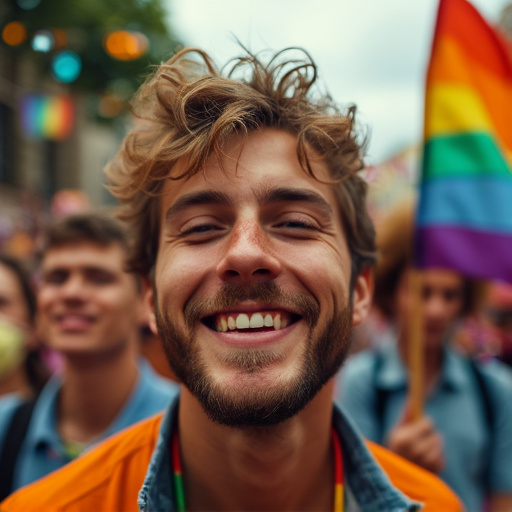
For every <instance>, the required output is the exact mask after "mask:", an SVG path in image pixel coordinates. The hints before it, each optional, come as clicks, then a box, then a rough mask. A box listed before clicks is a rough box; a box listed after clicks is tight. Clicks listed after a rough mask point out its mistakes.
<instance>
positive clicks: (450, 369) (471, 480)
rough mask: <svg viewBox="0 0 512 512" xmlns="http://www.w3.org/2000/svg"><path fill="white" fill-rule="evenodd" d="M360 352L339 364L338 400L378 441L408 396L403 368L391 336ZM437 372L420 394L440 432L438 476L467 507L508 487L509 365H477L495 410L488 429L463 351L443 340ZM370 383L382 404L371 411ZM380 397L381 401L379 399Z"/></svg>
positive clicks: (511, 436)
mask: <svg viewBox="0 0 512 512" xmlns="http://www.w3.org/2000/svg"><path fill="white" fill-rule="evenodd" d="M380 354H381V356H380V357H381V360H380V364H379V365H377V364H376V357H375V353H374V352H373V351H367V352H361V353H359V354H356V355H355V356H354V357H352V358H351V359H350V360H349V361H348V362H347V364H346V365H345V366H344V368H343V370H342V372H341V374H340V379H339V386H338V391H339V401H340V403H341V405H342V406H343V407H344V408H345V410H346V411H347V412H348V414H350V417H351V418H353V420H354V421H355V423H356V425H357V426H358V428H359V429H360V430H361V432H362V433H363V435H364V436H365V437H366V438H367V439H370V440H372V441H375V442H377V443H380V444H385V440H386V437H387V435H388V433H389V431H390V430H391V429H392V428H393V426H394V425H395V424H396V423H397V421H398V420H399V419H400V417H401V415H402V414H403V408H404V405H405V402H406V399H407V392H408V385H407V382H408V376H407V369H406V367H405V365H404V363H403V361H402V359H401V357H400V354H399V353H398V350H397V347H396V344H390V345H388V346H386V347H385V348H384V349H382V350H381V351H380ZM444 356H445V357H444V361H443V366H442V368H441V374H440V376H439V379H438V380H437V382H436V384H435V386H434V388H433V389H432V390H431V392H430V394H429V395H428V397H427V400H426V402H425V414H426V415H427V416H428V417H429V418H431V419H432V421H433V422H434V424H435V426H436V429H437V430H438V431H439V432H440V433H441V435H442V436H443V439H444V457H445V462H446V465H445V468H444V470H443V471H442V472H441V473H440V474H439V476H440V477H441V478H442V479H443V480H444V481H445V482H446V483H447V484H448V485H449V486H450V487H451V488H452V489H453V490H454V491H455V492H456V493H457V494H458V495H459V496H460V498H461V499H462V501H463V502H464V505H465V507H466V509H467V510H468V511H471V512H474V511H479V510H483V508H484V500H485V496H486V492H487V487H486V486H489V490H490V492H491V493H493V492H496V493H499V492H505V493H507V492H508V493H510V492H512V462H511V461H512V400H511V397H512V372H510V370H509V369H508V368H506V367H505V366H504V365H502V364H500V363H498V362H492V363H489V364H483V365H481V367H480V369H481V373H482V376H483V377H485V380H486V384H487V386H486V387H487V390H488V392H490V399H491V401H492V408H493V412H494V429H493V432H492V433H491V432H490V431H489V425H488V424H487V421H486V418H485V413H484V408H483V399H482V394H481V390H480V389H479V387H478V384H477V382H476V379H475V377H474V374H473V373H472V370H471V368H470V366H469V364H468V362H467V361H466V360H465V358H464V357H462V356H461V355H460V354H458V353H456V352H454V351H453V350H451V349H450V348H448V347H446V348H445V354H444ZM377 389H379V390H382V391H384V392H385V396H386V400H385V406H384V407H383V410H382V411H381V414H380V415H379V413H378V412H377V408H376V406H375V399H376V393H377V391H376V390H377ZM381 405H382V404H381Z"/></svg>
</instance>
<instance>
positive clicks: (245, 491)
mask: <svg viewBox="0 0 512 512" xmlns="http://www.w3.org/2000/svg"><path fill="white" fill-rule="evenodd" d="M332 388H333V383H332V381H331V382H329V383H328V384H327V385H326V386H324V388H323V389H322V390H321V391H320V392H319V393H318V395H317V396H316V397H315V398H314V399H313V401H312V402H311V403H310V404H308V405H307V406H306V408H305V409H304V410H302V411H301V412H300V413H299V414H297V415H296V416H294V417H292V418H290V419H288V420H286V421H284V422H282V423H280V424H278V425H276V426H272V427H265V428H257V427H254V428H246V429H235V428H230V427H225V426H222V425H219V424H216V423H213V422H212V421H211V420H209V419H208V418H207V417H206V415H205V414H204V412H203V410H202V408H201V406H200V404H199V403H198V402H197V400H196V399H195V398H194V397H193V396H192V395H191V394H190V393H189V392H188V390H187V389H185V388H184V389H183V391H182V395H181V399H180V414H179V426H180V450H181V457H182V466H183V475H184V485H185V497H186V503H187V510H190V511H192V512H193V511H196V510H206V509H208V510H227V511H235V510H247V511H271V510H272V511H273V510H301V511H306V510H315V511H320V510H326V511H331V510H332V506H333V499H334V494H333V490H334V480H333V474H334V462H333V456H332V445H331V428H332V393H333V389H332Z"/></svg>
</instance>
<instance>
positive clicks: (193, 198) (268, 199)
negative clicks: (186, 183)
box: [165, 187, 333, 221]
mask: <svg viewBox="0 0 512 512" xmlns="http://www.w3.org/2000/svg"><path fill="white" fill-rule="evenodd" d="M257 198H258V201H259V202H260V203H261V204H269V203H280V202H288V203H294V202H295V203H296V202H305V203H310V204H313V205H315V206H318V207H320V209H321V210H322V211H324V212H325V213H327V214H332V213H333V212H332V208H331V206H330V205H329V203H328V202H327V201H326V200H325V199H324V198H323V197H322V196H321V195H320V194H318V193H316V192H313V191H311V190H307V189H300V188H291V187H279V188H272V189H268V190H264V191H263V192H262V193H259V194H258V195H257ZM209 204H210V205H221V206H233V201H232V199H231V198H230V197H229V196H228V195H227V194H225V193H224V192H218V191H212V190H208V191H203V192H195V193H194V192H192V193H190V194H185V195H184V196H181V197H180V198H179V199H177V200H176V202H175V203H174V204H173V205H172V206H170V207H169V209H168V210H167V212H166V213H165V220H166V221H170V220H171V219H172V218H173V217H174V216H176V215H177V214H178V213H180V212H181V211H183V210H185V209H187V208H189V207H191V206H200V205H209Z"/></svg>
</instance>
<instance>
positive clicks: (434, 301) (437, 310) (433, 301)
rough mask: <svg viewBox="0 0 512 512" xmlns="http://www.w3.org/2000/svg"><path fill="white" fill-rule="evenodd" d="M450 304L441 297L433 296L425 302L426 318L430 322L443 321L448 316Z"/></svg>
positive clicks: (438, 295)
mask: <svg viewBox="0 0 512 512" xmlns="http://www.w3.org/2000/svg"><path fill="white" fill-rule="evenodd" d="M448 306H449V304H447V302H446V301H445V300H444V299H443V298H442V296H440V294H433V295H432V296H431V297H429V298H428V299H426V300H424V302H423V311H424V314H425V317H426V318H427V319H430V320H443V319H444V317H445V316H446V312H447V308H448Z"/></svg>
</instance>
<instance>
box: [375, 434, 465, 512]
mask: <svg viewBox="0 0 512 512" xmlns="http://www.w3.org/2000/svg"><path fill="white" fill-rule="evenodd" d="M366 444H367V446H368V449H369V450H370V452H371V453H372V455H373V456H374V457H375V459H376V461H377V462H378V463H379V465H380V466H381V467H382V469H383V470H384V472H385V473H386V474H387V476H388V478H389V479H390V480H391V482H392V483H393V485H394V486H395V487H397V488H398V489H399V490H400V491H402V492H403V493H404V494H405V495H406V496H407V497H409V498H410V499H412V500H414V501H419V502H422V503H424V505H425V506H424V508H423V512H438V511H440V510H442V511H443V512H462V511H463V510H464V508H463V506H462V504H461V502H460V501H459V499H458V498H457V496H456V495H455V493H454V492H453V491H452V490H451V489H450V488H449V487H448V486H447V485H446V484H445V483H444V482H443V481H442V480H441V479H440V478H438V477H437V476H435V475H434V474H433V473H430V472H429V471H427V470H425V469H423V468H420V467H419V466H416V465H415V464H413V463H411V462H409V461H407V460H405V459H403V458H402V457H399V456H398V455H396V454H394V453H392V452H390V451H389V450H386V449H385V448H383V447H382V446H379V445H378V444H376V443H373V442H371V441H366Z"/></svg>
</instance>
